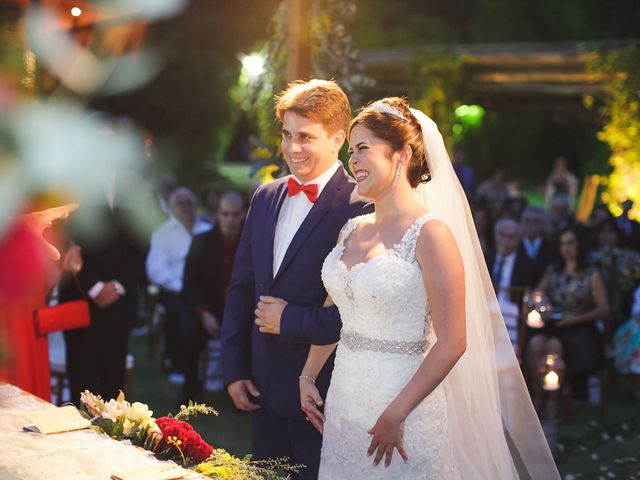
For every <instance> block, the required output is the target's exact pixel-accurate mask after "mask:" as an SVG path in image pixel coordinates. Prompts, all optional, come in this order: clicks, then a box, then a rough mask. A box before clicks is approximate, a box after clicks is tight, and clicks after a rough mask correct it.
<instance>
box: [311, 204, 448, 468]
mask: <svg viewBox="0 0 640 480" xmlns="http://www.w3.org/2000/svg"><path fill="white" fill-rule="evenodd" d="M371 215H374V214H371ZM367 217H369V216H367V215H365V216H362V217H357V218H354V219H352V220H350V221H349V222H348V223H347V225H346V226H345V228H344V230H343V234H342V241H341V242H340V243H338V244H337V245H336V247H335V248H334V249H333V250H332V251H331V253H330V254H329V255H328V256H327V258H326V259H325V262H324V265H323V268H322V280H323V282H324V285H325V288H326V289H327V291H328V292H329V294H330V295H331V298H332V299H333V301H334V302H335V304H336V305H337V306H338V309H339V310H340V315H341V317H342V331H341V334H340V343H339V344H338V348H337V352H336V360H335V367H334V370H333V376H332V378H331V384H330V387H329V392H328V393H327V398H326V409H325V415H326V423H325V426H324V438H323V443H322V455H321V461H320V474H319V478H320V479H323V480H344V479H349V480H360V479H367V480H369V479H383V478H384V479H396V478H397V479H403V480H411V479H438V480H447V479H457V478H459V477H460V475H459V473H458V471H457V468H456V466H455V462H454V461H453V453H452V449H451V447H450V443H449V439H448V434H447V412H446V410H447V409H446V399H445V395H444V391H443V390H442V388H441V387H437V388H436V389H435V390H434V391H433V392H432V393H431V394H430V395H429V396H428V397H427V398H425V399H424V400H423V401H422V402H421V403H420V404H419V405H418V407H416V408H415V410H414V411H413V412H412V413H411V414H410V415H409V416H408V417H407V419H406V421H405V432H404V442H405V448H406V450H407V454H408V455H409V461H408V462H407V463H405V462H404V461H403V460H402V458H401V457H400V455H399V454H398V452H397V450H396V451H394V456H393V460H392V462H391V466H390V467H389V468H385V467H384V459H383V461H382V462H381V463H380V464H379V465H378V466H377V467H374V466H373V456H372V457H367V448H368V447H369V444H370V442H371V438H372V437H371V435H369V434H368V433H367V432H368V430H369V429H371V428H372V427H373V426H374V424H375V422H376V420H377V419H378V417H379V416H380V414H381V413H382V412H383V411H384V409H385V408H386V407H387V406H388V405H389V403H391V401H392V400H393V399H394V398H395V397H396V396H397V395H398V393H399V392H400V391H401V390H402V388H403V387H404V386H405V385H406V384H407V383H408V382H409V380H410V379H411V377H412V376H413V375H414V373H415V372H416V370H417V369H418V367H419V366H420V364H421V362H422V360H423V359H424V356H425V355H426V353H427V352H428V351H429V348H430V347H431V345H433V343H434V341H435V334H434V331H433V326H432V324H431V315H430V312H429V302H428V299H427V295H426V292H425V289H424V284H423V280H422V274H421V270H420V266H419V265H418V263H417V261H416V256H415V248H416V242H417V239H418V236H419V234H420V229H421V228H422V226H423V225H424V223H425V222H426V221H428V220H430V219H431V218H433V217H431V216H430V215H429V214H426V215H423V216H421V217H419V218H418V219H416V221H415V222H414V223H413V224H412V225H411V227H409V229H408V230H407V231H406V233H405V234H404V236H403V238H402V240H401V242H400V243H398V244H396V245H394V246H393V247H392V248H390V249H387V250H386V251H385V252H384V253H383V254H381V255H378V256H376V257H374V258H372V259H370V260H369V261H367V262H362V263H358V264H356V265H354V266H353V267H352V268H351V269H348V268H347V267H346V265H345V264H344V263H343V262H342V254H343V252H344V248H345V247H344V242H345V241H346V239H347V238H348V237H349V235H350V234H351V233H352V232H353V230H354V229H355V228H356V226H357V225H358V223H359V222H360V221H362V219H364V218H367Z"/></svg>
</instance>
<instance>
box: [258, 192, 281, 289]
mask: <svg viewBox="0 0 640 480" xmlns="http://www.w3.org/2000/svg"><path fill="white" fill-rule="evenodd" d="M286 194H287V183H286V182H284V181H283V182H282V183H281V184H280V185H278V188H277V189H276V192H275V194H274V195H273V198H272V199H271V203H270V205H269V207H268V210H267V213H268V215H269V219H268V220H267V222H266V229H265V235H266V237H265V240H266V241H265V242H263V243H264V246H265V247H266V251H265V252H264V255H263V256H262V258H264V259H266V261H267V264H266V265H265V270H264V271H265V272H268V274H269V275H268V281H269V283H270V282H271V281H272V280H273V276H274V275H273V273H274V272H273V242H274V240H275V237H276V224H277V223H278V216H279V215H280V210H281V209H282V203H283V202H284V199H285V197H286Z"/></svg>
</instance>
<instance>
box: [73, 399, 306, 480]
mask: <svg viewBox="0 0 640 480" xmlns="http://www.w3.org/2000/svg"><path fill="white" fill-rule="evenodd" d="M80 402H81V404H82V411H83V412H84V414H85V416H87V417H89V418H90V419H91V421H92V423H93V427H92V428H93V429H94V430H96V431H98V432H100V433H104V434H107V435H109V436H110V437H111V438H113V439H115V440H120V441H129V442H131V443H132V444H133V445H136V446H138V447H141V448H144V449H145V450H150V451H151V452H153V454H154V455H155V456H156V457H158V458H160V459H162V460H173V461H175V462H176V463H179V464H181V465H182V466H183V467H185V468H191V469H193V470H195V471H196V472H198V473H200V474H202V475H205V476H207V477H209V478H213V479H216V480H231V479H244V480H286V479H289V478H290V476H289V475H288V474H287V472H289V473H293V472H299V471H300V469H301V468H303V466H302V465H289V464H288V463H287V460H288V459H287V458H280V459H275V460H267V461H255V460H251V456H249V455H248V456H246V457H244V458H242V459H240V458H238V457H235V456H233V455H231V454H230V453H228V452H226V451H225V450H224V449H221V448H218V449H214V448H213V447H212V446H211V445H209V444H208V443H207V442H205V441H204V440H203V439H202V437H201V436H200V434H199V433H198V432H196V431H195V430H194V429H193V427H192V426H191V425H190V424H189V423H188V422H187V420H189V418H190V417H195V416H197V415H198V414H203V415H218V412H217V411H216V410H214V409H213V408H211V407H208V406H207V405H202V404H198V403H193V402H189V405H181V406H180V412H178V413H177V414H176V415H175V416H173V415H171V414H169V415H167V416H166V417H160V418H157V419H156V418H154V417H153V411H152V410H149V407H148V406H147V405H146V404H144V403H140V402H134V403H129V402H128V401H126V400H125V398H124V394H123V393H122V392H120V395H118V398H117V399H111V400H109V401H104V400H103V399H102V397H100V395H94V394H92V393H91V392H89V391H87V390H85V391H84V392H83V393H82V394H81V395H80ZM280 472H283V473H280Z"/></svg>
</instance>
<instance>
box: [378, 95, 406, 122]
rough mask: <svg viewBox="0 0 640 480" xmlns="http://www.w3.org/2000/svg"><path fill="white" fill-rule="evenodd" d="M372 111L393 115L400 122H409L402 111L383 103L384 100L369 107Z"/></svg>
mask: <svg viewBox="0 0 640 480" xmlns="http://www.w3.org/2000/svg"><path fill="white" fill-rule="evenodd" d="M369 108H370V109H371V110H375V111H376V112H380V113H386V114H387V115H393V116H394V117H396V118H399V119H400V120H404V121H405V122H406V121H407V117H405V116H404V115H403V114H402V112H401V111H400V110H398V109H397V108H396V107H394V106H392V105H389V104H388V103H387V102H383V101H382V100H378V101H377V102H373V103H372V104H371V105H369Z"/></svg>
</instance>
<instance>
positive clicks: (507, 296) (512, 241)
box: [487, 218, 533, 348]
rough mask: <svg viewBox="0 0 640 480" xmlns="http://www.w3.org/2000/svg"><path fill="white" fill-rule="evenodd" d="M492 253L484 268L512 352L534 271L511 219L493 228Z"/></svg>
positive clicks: (517, 226) (515, 225)
mask: <svg viewBox="0 0 640 480" xmlns="http://www.w3.org/2000/svg"><path fill="white" fill-rule="evenodd" d="M494 232H495V238H494V241H495V251H494V252H492V253H490V254H489V256H488V258H487V265H488V267H489V272H490V273H491V278H492V279H493V284H494V286H495V289H496V294H497V296H498V302H499V303H500V308H501V310H502V313H503V316H504V319H505V322H506V324H507V331H508V332H509V338H510V339H511V343H512V344H513V345H514V348H515V347H516V346H517V343H518V315H517V313H516V314H515V315H514V314H513V312H514V311H515V312H518V311H519V306H520V304H521V302H522V295H523V293H524V290H525V288H529V287H531V285H532V280H533V276H532V274H533V270H532V268H531V264H530V262H529V260H528V259H527V255H526V254H525V253H524V251H522V250H521V249H520V248H519V247H520V236H521V232H520V226H519V225H518V223H516V222H515V221H514V220H512V219H510V218H503V219H501V220H498V222H497V223H496V226H495V228H494Z"/></svg>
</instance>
